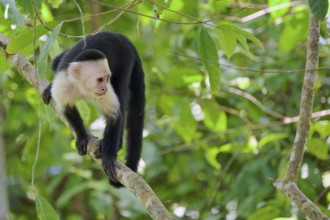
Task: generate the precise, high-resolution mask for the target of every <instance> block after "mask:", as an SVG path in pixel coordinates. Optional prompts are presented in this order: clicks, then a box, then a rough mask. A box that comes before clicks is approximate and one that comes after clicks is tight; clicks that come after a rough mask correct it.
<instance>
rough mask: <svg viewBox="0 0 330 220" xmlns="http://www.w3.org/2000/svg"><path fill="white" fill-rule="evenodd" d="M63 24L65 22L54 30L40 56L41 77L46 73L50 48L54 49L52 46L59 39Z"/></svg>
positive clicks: (39, 68) (39, 70) (39, 71)
mask: <svg viewBox="0 0 330 220" xmlns="http://www.w3.org/2000/svg"><path fill="white" fill-rule="evenodd" d="M62 24H63V22H61V23H59V24H58V25H57V26H56V28H55V29H54V31H53V32H52V34H51V35H50V36H49V38H48V39H47V41H46V43H45V45H44V46H43V47H42V49H41V53H40V56H39V59H38V73H39V74H40V75H41V76H43V75H44V74H45V72H46V67H47V57H48V53H49V50H50V48H51V47H52V45H53V44H54V42H55V41H56V38H57V36H58V34H59V33H60V30H61V27H62Z"/></svg>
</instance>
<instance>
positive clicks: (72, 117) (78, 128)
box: [64, 106, 89, 155]
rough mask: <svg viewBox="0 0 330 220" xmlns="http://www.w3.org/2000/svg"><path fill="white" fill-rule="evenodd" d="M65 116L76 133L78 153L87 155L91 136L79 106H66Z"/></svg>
mask: <svg viewBox="0 0 330 220" xmlns="http://www.w3.org/2000/svg"><path fill="white" fill-rule="evenodd" d="M64 116H65V118H66V119H67V121H68V122H69V124H70V126H71V127H72V128H73V130H74V132H75V133H76V136H77V137H76V147H77V151H78V153H79V154H80V155H86V153H87V144H88V139H89V136H88V132H87V130H86V128H85V126H84V122H83V120H82V118H81V116H80V114H79V112H78V110H77V108H76V107H75V106H66V107H65V109H64Z"/></svg>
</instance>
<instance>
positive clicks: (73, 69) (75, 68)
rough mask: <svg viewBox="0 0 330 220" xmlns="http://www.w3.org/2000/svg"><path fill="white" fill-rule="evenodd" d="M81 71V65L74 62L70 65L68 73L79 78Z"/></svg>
mask: <svg viewBox="0 0 330 220" xmlns="http://www.w3.org/2000/svg"><path fill="white" fill-rule="evenodd" d="M80 70H81V64H80V63H78V62H72V63H70V65H69V68H68V72H69V73H70V74H71V75H72V76H74V77H78V76H79V73H80Z"/></svg>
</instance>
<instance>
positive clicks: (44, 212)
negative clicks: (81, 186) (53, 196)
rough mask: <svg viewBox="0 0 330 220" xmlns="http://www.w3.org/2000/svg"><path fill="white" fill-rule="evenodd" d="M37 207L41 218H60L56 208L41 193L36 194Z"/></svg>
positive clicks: (41, 219) (42, 219) (47, 219)
mask: <svg viewBox="0 0 330 220" xmlns="http://www.w3.org/2000/svg"><path fill="white" fill-rule="evenodd" d="M36 206H37V207H36V208H37V213H38V217H39V219H40V220H57V219H58V220H59V219H60V218H59V217H58V215H57V213H56V212H55V210H54V208H53V207H52V206H51V205H50V204H49V202H47V200H46V199H45V198H43V197H41V196H39V195H36Z"/></svg>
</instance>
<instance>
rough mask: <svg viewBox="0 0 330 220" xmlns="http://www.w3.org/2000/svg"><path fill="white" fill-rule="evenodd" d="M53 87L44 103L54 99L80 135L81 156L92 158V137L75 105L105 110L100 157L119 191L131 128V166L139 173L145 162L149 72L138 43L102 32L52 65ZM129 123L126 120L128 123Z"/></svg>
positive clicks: (45, 95)
mask: <svg viewBox="0 0 330 220" xmlns="http://www.w3.org/2000/svg"><path fill="white" fill-rule="evenodd" d="M52 70H53V71H54V73H55V76H54V80H53V82H52V83H51V84H50V85H49V86H48V87H47V88H46V89H45V91H44V92H43V100H44V102H45V103H46V104H49V102H50V100H51V99H53V100H54V102H55V105H56V108H57V109H58V110H60V111H62V112H63V113H64V116H65V117H66V119H67V121H68V122H69V124H70V126H71V127H72V128H73V130H74V132H75V133H76V147H77V150H78V153H79V154H80V155H85V154H86V153H87V144H88V140H89V134H88V132H87V130H86V128H85V126H84V123H83V120H82V118H81V116H80V114H79V112H78V110H77V108H76V107H75V106H74V104H75V102H76V101H77V100H80V99H84V100H92V101H93V102H94V103H95V105H97V106H98V107H99V109H100V110H101V111H102V113H103V115H104V117H105V119H106V126H105V130H104V136H103V139H102V140H101V142H100V143H101V145H100V152H97V153H96V156H97V157H98V158H101V159H102V166H103V168H104V171H105V173H106V174H107V176H108V177H109V179H110V183H111V184H112V185H114V186H117V187H120V186H122V185H121V184H120V183H119V182H118V181H117V177H116V171H115V162H116V159H117V152H118V150H119V149H121V147H122V143H123V133H124V126H125V124H126V134H127V135H126V136H127V137H126V139H127V155H126V165H127V166H128V167H129V168H131V169H132V170H133V171H137V168H138V163H139V160H140V157H141V148H142V132H143V121H144V106H145V85H144V72H143V69H142V64H141V60H140V58H139V55H138V53H137V51H136V49H135V47H134V46H133V44H132V43H131V42H130V41H129V40H128V39H127V38H126V37H124V36H123V35H121V34H118V33H111V32H100V33H98V34H96V35H93V36H89V37H87V38H86V39H85V42H84V40H81V41H79V42H78V43H77V44H76V45H74V46H73V47H72V48H70V49H68V50H66V51H64V52H63V53H62V54H60V55H59V56H57V57H56V58H55V59H54V61H53V63H52ZM125 119H126V120H125Z"/></svg>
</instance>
